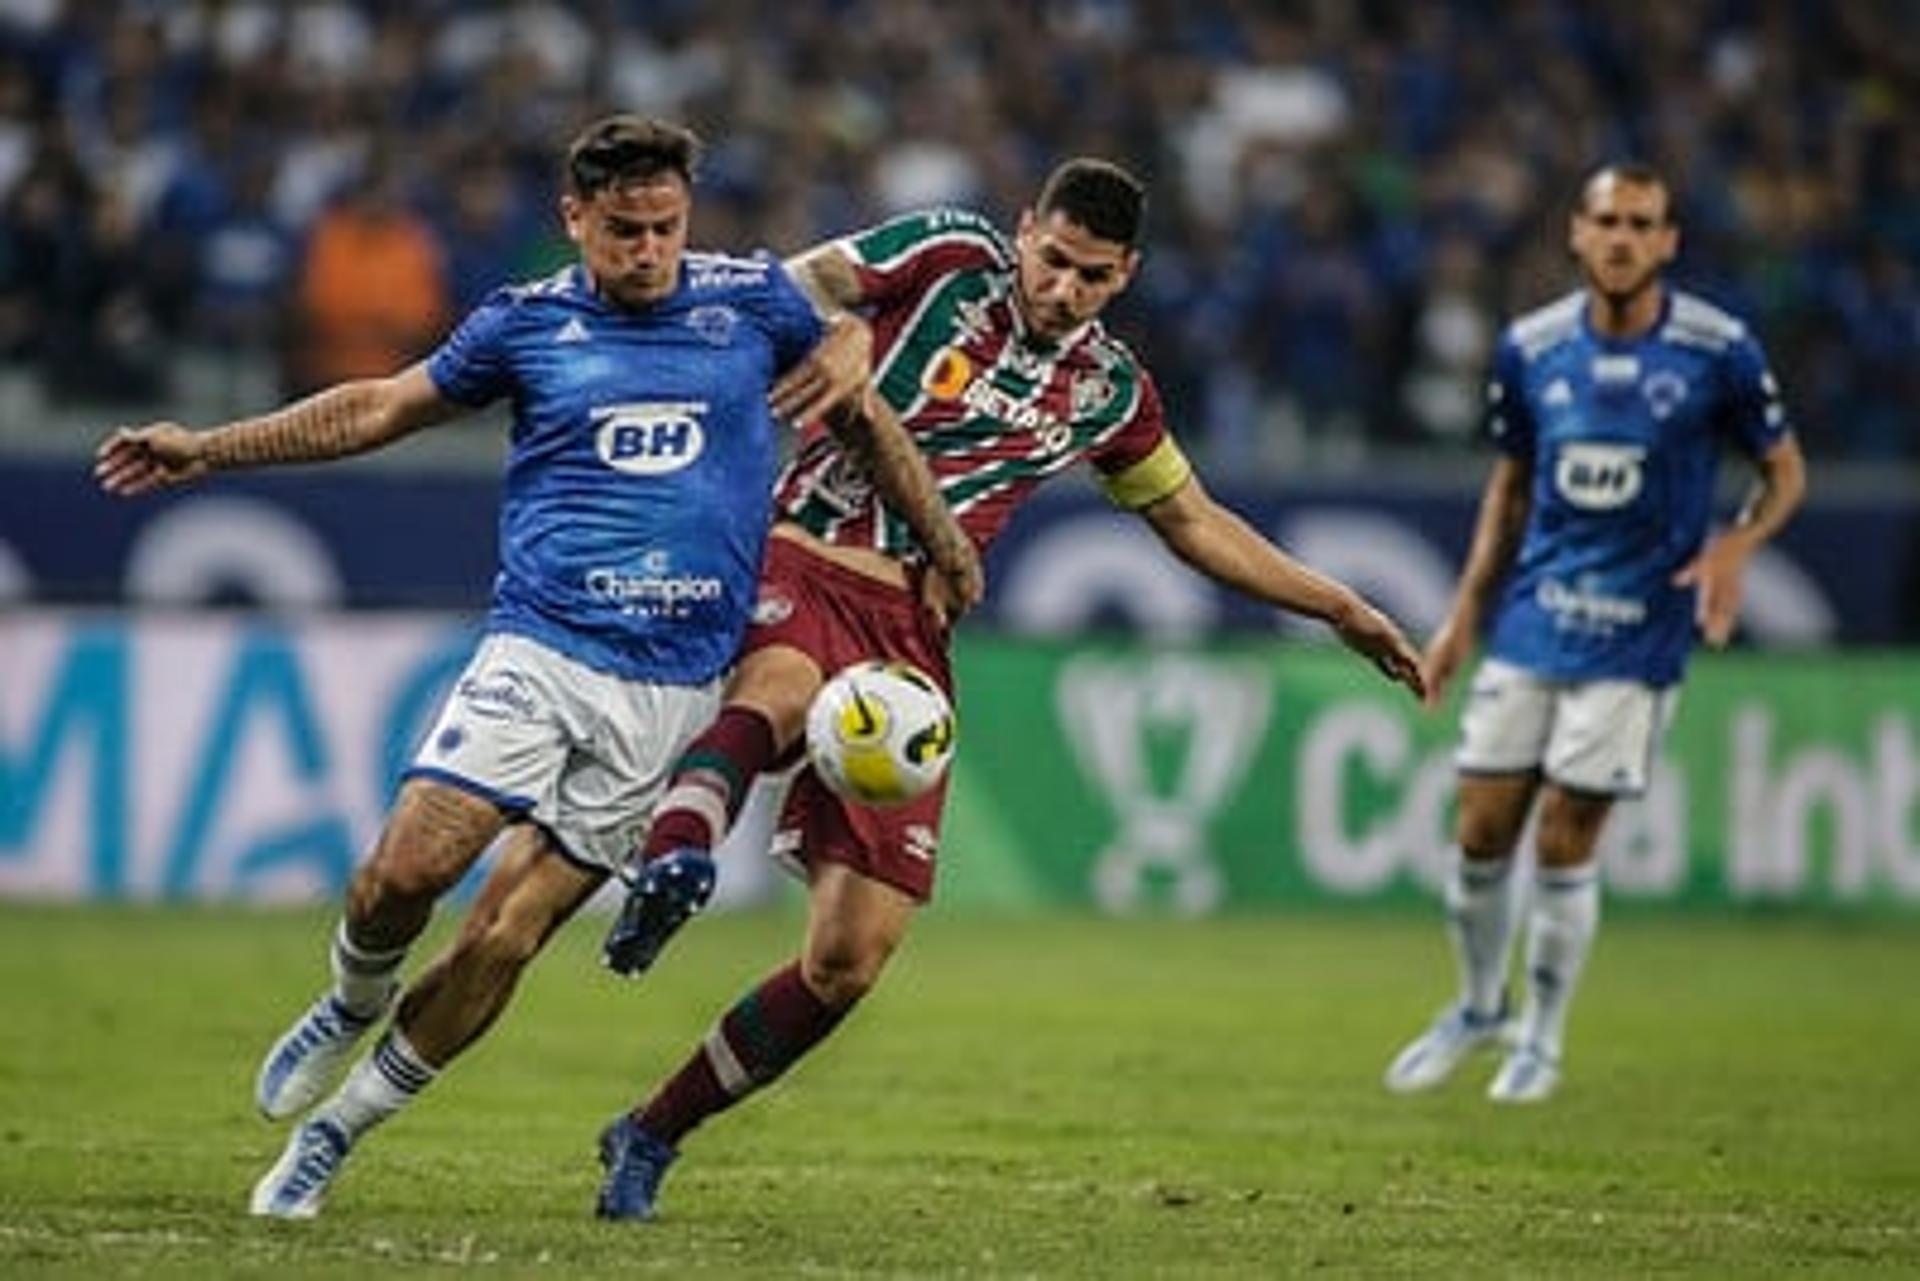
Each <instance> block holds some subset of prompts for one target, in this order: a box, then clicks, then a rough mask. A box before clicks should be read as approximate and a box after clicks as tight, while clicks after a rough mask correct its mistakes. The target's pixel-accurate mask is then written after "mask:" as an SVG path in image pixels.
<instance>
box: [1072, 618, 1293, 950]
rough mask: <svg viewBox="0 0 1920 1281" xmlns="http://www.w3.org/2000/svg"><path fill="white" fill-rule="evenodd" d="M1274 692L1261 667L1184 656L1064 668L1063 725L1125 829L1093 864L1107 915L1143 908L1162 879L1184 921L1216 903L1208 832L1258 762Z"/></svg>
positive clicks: (1082, 662)
mask: <svg viewBox="0 0 1920 1281" xmlns="http://www.w3.org/2000/svg"><path fill="white" fill-rule="evenodd" d="M1272 694H1273V691H1272V680H1271V678H1270V677H1269V676H1268V674H1267V673H1266V672H1264V671H1262V670H1261V669H1260V668H1258V667H1254V666H1252V665H1244V664H1236V663H1223V662H1218V661H1212V662H1210V661H1206V660H1203V659H1198V658H1188V657H1182V656H1177V655H1176V656H1169V657H1163V658H1157V659H1155V660H1153V661H1151V662H1148V663H1145V664H1141V663H1138V662H1125V661H1114V660H1109V659H1102V658H1082V659H1076V660H1074V661H1073V662H1071V663H1069V664H1068V665H1067V666H1066V668H1065V669H1064V670H1062V672H1061V673H1060V684H1059V686H1058V688H1057V692H1056V699H1057V702H1058V705H1059V710H1060V720H1061V724H1062V725H1063V726H1064V727H1065V729H1066V731H1067V734H1068V738H1069V739H1070V741H1071V742H1072V743H1073V747H1074V751H1075V754H1076V755H1077V756H1078V757H1079V760H1080V767H1081V769H1082V771H1083V772H1084V773H1085V774H1086V775H1087V777H1088V779H1089V780H1091V781H1092V782H1093V783H1094V785H1095V786H1096V787H1098V788H1099V789H1100V791H1101V792H1102V793H1104V794H1105V796H1106V798H1107V801H1108V803H1109V804H1110V805H1111V806H1112V807H1113V811H1114V814H1115V816H1116V817H1117V818H1118V819H1119V822H1120V830H1119V831H1118V832H1117V833H1116V834H1115V835H1114V837H1113V839H1112V841H1110V842H1109V843H1108V845H1107V847H1106V848H1105V849H1104V850H1101V851H1100V852H1099V853H1098V854H1097V855H1095V857H1094V860H1093V886H1092V888H1093V893H1094V897H1095V899H1096V900H1097V901H1098V902H1099V903H1100V905H1101V906H1102V907H1103V908H1104V909H1106V910H1107V911H1109V912H1114V913H1123V912H1130V911H1134V910H1137V909H1139V908H1141V907H1143V906H1145V905H1146V904H1147V903H1148V902H1149V901H1150V900H1151V897H1152V894H1153V888H1154V885H1155V884H1156V883H1161V884H1164V885H1165V886H1166V887H1167V893H1168V894H1169V895H1170V897H1171V900H1172V905H1173V907H1174V909H1175V910H1176V911H1178V912H1180V913H1181V914H1182V915H1188V916H1199V915H1202V914H1204V913H1207V912H1210V911H1212V910H1213V909H1214V908H1216V907H1218V906H1219V904H1220V900H1221V899H1222V897H1224V895H1225V893H1226V886H1225V881H1224V879H1223V877H1222V876H1221V872H1220V868H1219V866H1218V864H1217V863H1216V862H1215V859H1214V856H1213V852H1212V851H1211V850H1210V849H1209V848H1208V847H1207V824H1208V822H1209V821H1210V820H1211V819H1212V818H1213V816H1214V815H1215V814H1217V813H1218V812H1219V810H1220V807H1221V805H1222V804H1224V803H1225V801H1226V800H1227V798H1228V797H1230V796H1232V795H1233V792H1234V788H1235V787H1236V786H1238V784H1239V782H1240V779H1241V777H1242V776H1243V775H1244V774H1245V773H1246V771H1247V769H1248V767H1249V766H1251V765H1252V764H1253V758H1254V754H1255V753H1256V752H1257V751H1258V749H1259V746H1260V743H1261V740H1262V739H1263V738H1264V737H1265V734H1266V728H1267V717H1268V713H1269V711H1270V709H1271V706H1272ZM1176 748H1177V750H1175V749H1176ZM1169 752H1172V753H1173V755H1174V756H1176V757H1177V759H1172V758H1170V757H1169V755H1168V753H1169Z"/></svg>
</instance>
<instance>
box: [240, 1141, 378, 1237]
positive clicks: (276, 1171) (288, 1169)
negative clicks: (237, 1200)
mask: <svg viewBox="0 0 1920 1281" xmlns="http://www.w3.org/2000/svg"><path fill="white" fill-rule="evenodd" d="M352 1145H353V1144H352V1140H351V1139H349V1138H348V1137H347V1132H346V1131H345V1130H343V1129H341V1128H340V1127H339V1126H337V1125H335V1124H334V1123H333V1122H332V1121H328V1120H326V1119H324V1118H322V1119H320V1120H315V1121H308V1122H306V1123H305V1124H303V1125H300V1126H298V1127H296V1128H295V1130H294V1132H293V1134H292V1135H291V1136H290V1137H289V1138H288V1139H287V1146H286V1150H285V1151H283V1152H281V1153H280V1159H279V1160H278V1161H275V1162H274V1163H273V1168H272V1169H271V1170H268V1171H267V1172H266V1173H265V1174H263V1175H261V1176H260V1181H259V1182H258V1183H256V1184H254V1185H253V1196H252V1198H251V1199H250V1200H249V1201H248V1202H247V1209H248V1211H249V1212H250V1213H252V1214H255V1215H259V1216H261V1217H264V1218H274V1219H311V1218H312V1217H313V1216H314V1215H316V1214H318V1213H320V1202H321V1201H322V1199H324V1198H325V1197H326V1195H327V1188H328V1187H329V1186H330V1185H331V1184H332V1183H333V1177H334V1175H336V1174H338V1173H339V1172H340V1163H341V1162H343V1161H345V1160H346V1159H347V1151H348V1149H349V1148H350V1147H352Z"/></svg>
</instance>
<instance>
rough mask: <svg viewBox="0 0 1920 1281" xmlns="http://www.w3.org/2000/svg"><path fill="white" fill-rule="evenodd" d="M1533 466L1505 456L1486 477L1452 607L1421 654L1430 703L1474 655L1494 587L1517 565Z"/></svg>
mask: <svg viewBox="0 0 1920 1281" xmlns="http://www.w3.org/2000/svg"><path fill="white" fill-rule="evenodd" d="M1532 484H1533V468H1532V467H1531V466H1530V465H1529V464H1527V463H1525V462H1522V461H1521V460H1519V459H1517V458H1513V457H1510V456H1502V457H1501V458H1500V459H1499V460H1498V461H1497V462H1495V463H1494V465H1493V471H1492V473H1491V474H1490V475H1489V476H1488V477H1487V484H1486V488H1485V489H1484V490H1482V491H1481V494H1480V513H1479V516H1478V517H1477V518H1476V519H1475V521H1474V526H1473V543H1472V545H1471V546H1470V547H1469V548H1468V549H1467V563H1466V564H1465V566H1463V567H1462V568H1461V570H1460V582H1459V585H1458V586H1457V587H1456V588H1455V589H1454V594H1453V607H1452V608H1451V609H1449V610H1448V611H1447V617H1446V619H1445V621H1443V622H1442V623H1441V624H1440V627H1439V629H1438V630H1437V631H1435V632H1434V634H1433V638H1432V639H1431V640H1429V641H1428V642H1427V649H1426V653H1425V654H1424V655H1422V656H1421V664H1420V670H1421V672H1422V674H1423V675H1424V676H1425V677H1426V682H1427V697H1426V702H1427V706H1429V707H1433V706H1436V705H1438V704H1439V702H1440V700H1441V699H1442V698H1444V697H1445V696H1446V692H1447V686H1448V685H1450V684H1452V683H1453V678H1454V677H1455V676H1456V675H1458V674H1459V672H1460V669H1461V668H1462V667H1464V666H1466V662H1467V659H1468V658H1470V657H1472V655H1473V647H1474V645H1475V644H1476V643H1477V642H1478V641H1479V639H1480V630H1481V627H1482V625H1483V624H1484V623H1485V622H1486V617H1487V611H1488V610H1489V609H1490V608H1491V607H1492V605H1493V598H1494V593H1495V592H1497V591H1499V589H1500V583H1501V581H1502V580H1504V579H1505V578H1506V576H1507V570H1508V569H1509V568H1510V567H1511V566H1512V565H1513V558H1514V555H1515V554H1516V553H1517V552H1518V551H1519V550H1520V538H1521V535H1522V534H1524V533H1525V532H1526V528H1527V512H1528V510H1529V508H1530V506H1531V504H1532V502H1533V497H1532V492H1531V486H1532Z"/></svg>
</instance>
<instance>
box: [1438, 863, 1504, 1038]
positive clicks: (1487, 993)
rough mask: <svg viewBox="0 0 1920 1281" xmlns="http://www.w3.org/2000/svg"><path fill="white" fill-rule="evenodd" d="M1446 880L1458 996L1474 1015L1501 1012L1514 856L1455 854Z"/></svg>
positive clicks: (1487, 1015)
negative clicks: (1487, 856)
mask: <svg viewBox="0 0 1920 1281" xmlns="http://www.w3.org/2000/svg"><path fill="white" fill-rule="evenodd" d="M1454 860H1455V866H1454V873H1453V876H1452V877H1451V878H1449V879H1448V881H1447V925H1448V928H1449V930H1450V932H1451V933H1452V935H1453V951H1454V956H1455V958H1456V959H1457V960H1458V961H1459V964H1460V999H1461V1000H1462V1001H1463V1002H1464V1003H1465V1004H1466V1007H1467V1008H1468V1009H1469V1010H1471V1011H1473V1012H1474V1013H1475V1014H1478V1015H1482V1016H1485V1017H1487V1018H1491V1017H1493V1016H1494V1015H1496V1014H1498V1013H1499V1012H1500V1002H1501V999H1502V998H1503V997H1504V995H1505V994H1506V987H1507V952H1508V949H1509V948H1510V947H1511V946H1512V942H1513V894H1512V881H1513V876H1512V873H1513V860H1512V859H1511V858H1502V859H1471V858H1467V857H1466V856H1464V855H1462V854H1460V853H1459V852H1458V851H1456V852H1455V855H1454Z"/></svg>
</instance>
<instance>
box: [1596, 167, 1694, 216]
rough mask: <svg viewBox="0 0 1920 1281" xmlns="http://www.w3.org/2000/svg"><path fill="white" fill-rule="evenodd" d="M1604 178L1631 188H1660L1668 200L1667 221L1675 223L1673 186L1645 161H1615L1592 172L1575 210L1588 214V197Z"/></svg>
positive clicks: (1664, 176) (1663, 175)
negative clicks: (1596, 184)
mask: <svg viewBox="0 0 1920 1281" xmlns="http://www.w3.org/2000/svg"><path fill="white" fill-rule="evenodd" d="M1602 178H1611V179H1613V180H1614V181H1615V182H1623V183H1625V184H1627V185H1628V186H1629V187H1658V188H1660V192H1661V194H1662V195H1664V196H1666V198H1667V207H1666V215H1667V216H1666V221H1667V222H1668V223H1672V222H1673V221H1674V216H1675V215H1674V207H1673V206H1674V190H1673V184H1672V183H1670V182H1668V181H1667V176H1666V175H1665V174H1663V173H1661V172H1660V171H1659V170H1658V169H1656V168H1654V167H1653V166H1652V165H1650V164H1648V163H1647V162H1646V161H1644V160H1614V161H1610V162H1608V163H1607V164H1604V165H1600V166H1599V167H1597V168H1595V169H1594V170H1592V171H1591V172H1590V173H1588V174H1587V176H1586V179H1585V180H1584V181H1583V182H1581V184H1580V198H1579V199H1578V200H1577V201H1576V202H1575V203H1574V208H1575V209H1578V210H1579V211H1580V212H1581V213H1585V212H1586V210H1587V196H1588V194H1589V193H1591V192H1592V191H1593V186H1594V184H1595V183H1597V182H1599V181H1600V180H1601V179H1602Z"/></svg>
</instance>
